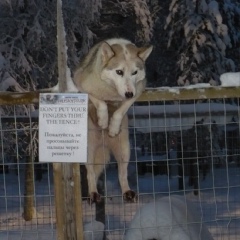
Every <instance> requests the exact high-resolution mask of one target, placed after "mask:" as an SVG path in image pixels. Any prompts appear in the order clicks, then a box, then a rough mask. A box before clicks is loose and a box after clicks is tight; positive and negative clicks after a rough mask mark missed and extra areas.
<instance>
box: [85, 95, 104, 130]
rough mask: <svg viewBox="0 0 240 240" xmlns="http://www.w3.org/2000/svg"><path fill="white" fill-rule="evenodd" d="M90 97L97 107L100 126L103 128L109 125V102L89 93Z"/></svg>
mask: <svg viewBox="0 0 240 240" xmlns="http://www.w3.org/2000/svg"><path fill="white" fill-rule="evenodd" d="M89 99H90V100H91V102H92V103H93V105H94V106H95V108H96V109H97V117H98V126H99V127H101V128H102V129H106V128H107V127H108V108H107V104H106V103H105V102H104V101H102V100H99V99H97V98H95V97H93V96H92V95H90V94H89Z"/></svg>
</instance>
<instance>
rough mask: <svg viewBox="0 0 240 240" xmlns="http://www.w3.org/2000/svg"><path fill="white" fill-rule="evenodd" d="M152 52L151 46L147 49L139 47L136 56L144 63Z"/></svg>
mask: <svg viewBox="0 0 240 240" xmlns="http://www.w3.org/2000/svg"><path fill="white" fill-rule="evenodd" d="M152 50H153V46H149V47H141V48H139V51H138V56H139V57H140V58H141V59H142V60H143V61H146V60H147V58H148V57H149V55H150V53H151V52H152Z"/></svg>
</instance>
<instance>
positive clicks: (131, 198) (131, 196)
mask: <svg viewBox="0 0 240 240" xmlns="http://www.w3.org/2000/svg"><path fill="white" fill-rule="evenodd" d="M123 199H124V201H126V202H129V203H133V202H136V201H137V194H136V193H135V192H134V191H132V190H128V191H126V192H125V193H124V194H123Z"/></svg>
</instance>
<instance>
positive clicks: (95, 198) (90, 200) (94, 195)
mask: <svg viewBox="0 0 240 240" xmlns="http://www.w3.org/2000/svg"><path fill="white" fill-rule="evenodd" d="M99 202H101V195H100V194H99V193H97V192H91V194H90V196H89V197H88V203H89V204H90V205H91V204H93V203H99Z"/></svg>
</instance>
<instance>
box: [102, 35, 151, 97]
mask: <svg viewBox="0 0 240 240" xmlns="http://www.w3.org/2000/svg"><path fill="white" fill-rule="evenodd" d="M151 51H152V46H150V47H141V48H138V47H136V46H135V45H134V44H132V43H131V42H129V41H127V40H122V41H119V42H118V41H115V42H103V43H102V44H101V46H100V52H101V61H102V71H101V79H102V80H103V81H105V82H107V83H108V84H109V85H111V86H112V87H114V88H115V89H116V91H117V92H118V94H119V95H120V96H121V97H122V98H123V99H126V98H132V97H134V96H135V95H136V86H137V83H138V82H139V81H142V80H144V79H145V61H146V59H147V58H148V56H149V55H150V53H151Z"/></svg>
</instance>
